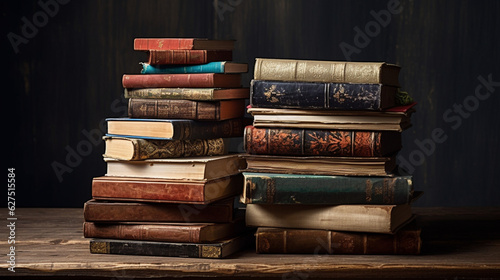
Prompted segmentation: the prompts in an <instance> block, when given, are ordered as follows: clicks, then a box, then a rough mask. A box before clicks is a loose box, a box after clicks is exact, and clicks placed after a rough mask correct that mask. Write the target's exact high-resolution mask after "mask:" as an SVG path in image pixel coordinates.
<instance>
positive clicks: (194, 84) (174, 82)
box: [122, 73, 241, 88]
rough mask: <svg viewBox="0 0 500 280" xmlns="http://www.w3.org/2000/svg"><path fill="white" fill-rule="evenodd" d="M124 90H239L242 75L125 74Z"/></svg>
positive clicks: (123, 80) (123, 78) (123, 79)
mask: <svg viewBox="0 0 500 280" xmlns="http://www.w3.org/2000/svg"><path fill="white" fill-rule="evenodd" d="M122 85H123V87H124V88H239V87H241V74H214V73H200V74H149V75H143V74H124V75H123V77H122Z"/></svg>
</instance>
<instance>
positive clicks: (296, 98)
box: [250, 80, 383, 110]
mask: <svg viewBox="0 0 500 280" xmlns="http://www.w3.org/2000/svg"><path fill="white" fill-rule="evenodd" d="M250 96H251V104H252V106H255V107H261V108H285V109H286V108H290V109H327V110H380V109H383V108H382V107H381V105H382V104H381V100H382V98H383V97H382V85H381V84H346V83H307V82H280V81H260V80H252V81H251V87H250Z"/></svg>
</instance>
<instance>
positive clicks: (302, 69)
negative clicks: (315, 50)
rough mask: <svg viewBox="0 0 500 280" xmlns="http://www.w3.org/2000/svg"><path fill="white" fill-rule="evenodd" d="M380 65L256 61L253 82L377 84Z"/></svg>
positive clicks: (259, 59)
mask: <svg viewBox="0 0 500 280" xmlns="http://www.w3.org/2000/svg"><path fill="white" fill-rule="evenodd" d="M381 66H382V63H380V64H379V63H360V62H357V63H351V62H344V61H307V60H286V59H261V58H257V59H256V60H255V69H254V79H255V80H275V81H298V82H300V81H302V82H329V83H366V84H379V83H382V82H381V79H380V77H381V73H380V71H381Z"/></svg>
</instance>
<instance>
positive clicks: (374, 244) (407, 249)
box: [255, 223, 422, 255]
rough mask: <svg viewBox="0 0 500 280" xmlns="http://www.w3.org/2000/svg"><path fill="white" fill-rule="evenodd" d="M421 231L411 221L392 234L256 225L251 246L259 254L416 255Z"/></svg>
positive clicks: (418, 250) (420, 242) (418, 251)
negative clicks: (258, 226) (253, 243)
mask: <svg viewBox="0 0 500 280" xmlns="http://www.w3.org/2000/svg"><path fill="white" fill-rule="evenodd" d="M421 231H422V230H421V228H419V227H418V226H416V225H415V224H414V223H411V224H409V225H406V226H404V227H403V228H402V229H400V230H398V231H397V232H396V233H395V234H381V233H366V232H346V231H333V230H316V229H283V228H269V227H260V228H258V229H257V232H256V233H255V243H256V245H255V247H256V252H257V253H260V254H330V255H340V254H349V255H418V254H420V248H421V246H422V240H421V238H420V233H421Z"/></svg>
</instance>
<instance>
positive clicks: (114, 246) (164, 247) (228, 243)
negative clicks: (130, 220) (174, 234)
mask: <svg viewBox="0 0 500 280" xmlns="http://www.w3.org/2000/svg"><path fill="white" fill-rule="evenodd" d="M254 243H255V237H254V236H253V233H243V234H241V235H238V236H236V237H233V238H228V239H225V240H219V241H217V242H212V243H205V244H197V243H176V242H155V241H136V240H118V239H92V240H90V253H92V254H118V255H142V256H161V257H182V258H208V259H222V258H227V257H229V256H231V255H233V254H235V253H237V252H240V251H242V250H244V249H247V248H251V247H253V245H252V244H254Z"/></svg>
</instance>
